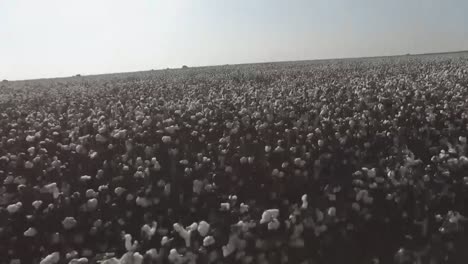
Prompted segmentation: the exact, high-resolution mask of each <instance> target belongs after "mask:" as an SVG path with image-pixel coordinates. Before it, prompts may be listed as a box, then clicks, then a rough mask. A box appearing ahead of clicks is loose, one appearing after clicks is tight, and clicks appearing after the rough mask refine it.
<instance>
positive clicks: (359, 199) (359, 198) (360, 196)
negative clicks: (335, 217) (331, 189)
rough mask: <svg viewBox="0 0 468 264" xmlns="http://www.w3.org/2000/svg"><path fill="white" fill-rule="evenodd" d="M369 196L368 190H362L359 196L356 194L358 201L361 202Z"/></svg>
mask: <svg viewBox="0 0 468 264" xmlns="http://www.w3.org/2000/svg"><path fill="white" fill-rule="evenodd" d="M366 196H367V191H366V190H360V191H359V192H358V193H357V194H356V201H361V200H363V199H364V197H366Z"/></svg>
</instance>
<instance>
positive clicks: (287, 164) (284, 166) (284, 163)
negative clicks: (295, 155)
mask: <svg viewBox="0 0 468 264" xmlns="http://www.w3.org/2000/svg"><path fill="white" fill-rule="evenodd" d="M288 166H289V163H288V162H286V161H285V162H283V164H281V168H283V169H285V168H287V167H288Z"/></svg>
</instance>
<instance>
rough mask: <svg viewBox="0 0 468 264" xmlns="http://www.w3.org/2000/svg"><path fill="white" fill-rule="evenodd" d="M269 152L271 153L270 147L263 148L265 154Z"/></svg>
mask: <svg viewBox="0 0 468 264" xmlns="http://www.w3.org/2000/svg"><path fill="white" fill-rule="evenodd" d="M270 151H271V146H268V145H267V146H265V152H266V153H268V152H270Z"/></svg>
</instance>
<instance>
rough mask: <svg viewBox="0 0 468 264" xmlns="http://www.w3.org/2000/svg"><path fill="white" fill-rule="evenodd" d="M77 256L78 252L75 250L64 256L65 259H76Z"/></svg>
mask: <svg viewBox="0 0 468 264" xmlns="http://www.w3.org/2000/svg"><path fill="white" fill-rule="evenodd" d="M77 256H78V252H77V251H76V250H73V251H70V252H68V253H67V254H65V258H66V259H72V258H76V257H77Z"/></svg>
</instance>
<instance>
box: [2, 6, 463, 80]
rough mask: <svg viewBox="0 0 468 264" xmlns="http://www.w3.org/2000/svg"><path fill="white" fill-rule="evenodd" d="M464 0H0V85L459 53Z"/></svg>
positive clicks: (461, 47)
mask: <svg viewBox="0 0 468 264" xmlns="http://www.w3.org/2000/svg"><path fill="white" fill-rule="evenodd" d="M467 14H468V1H466V0H391V1H390V0H283V1H279V0H231V1H225V0H192V1H189V0H74V1H71V0H0V80H1V79H8V80H18V79H31V78H47V77H62V76H71V75H75V74H78V73H79V74H82V75H85V74H99V73H111V72H128V71H140V70H150V69H161V68H166V67H177V68H179V67H181V66H182V65H184V64H185V65H188V66H204V65H221V64H237V63H250V62H266V61H289V60H306V59H324V58H339V57H360V56H377V55H395V54H406V53H425V52H440V51H456V50H467V49H468V15H467Z"/></svg>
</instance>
